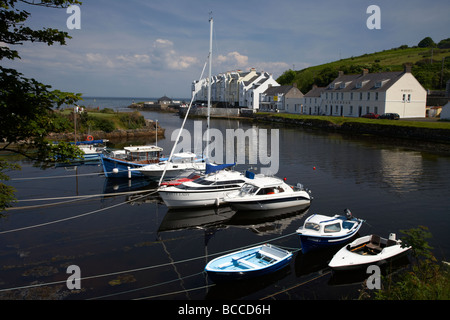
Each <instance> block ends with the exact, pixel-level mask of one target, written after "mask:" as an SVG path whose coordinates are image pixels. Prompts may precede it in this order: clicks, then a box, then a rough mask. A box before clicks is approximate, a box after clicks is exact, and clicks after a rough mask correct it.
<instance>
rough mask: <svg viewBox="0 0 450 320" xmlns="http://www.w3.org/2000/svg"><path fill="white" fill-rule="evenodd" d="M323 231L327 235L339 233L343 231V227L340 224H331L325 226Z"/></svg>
mask: <svg viewBox="0 0 450 320" xmlns="http://www.w3.org/2000/svg"><path fill="white" fill-rule="evenodd" d="M323 231H324V232H325V233H331V232H339V231H341V225H340V224H339V222H337V223H333V224H329V225H327V226H325V228H324V229H323Z"/></svg>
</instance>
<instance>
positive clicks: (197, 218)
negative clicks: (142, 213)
mask: <svg viewBox="0 0 450 320" xmlns="http://www.w3.org/2000/svg"><path fill="white" fill-rule="evenodd" d="M235 213H236V212H235V211H233V210H232V209H231V208H230V207H228V206H225V207H219V208H203V209H186V210H181V209H177V210H168V211H167V213H166V214H165V216H164V218H163V220H162V222H161V225H160V226H159V229H158V232H165V231H175V230H183V229H208V228H218V227H221V228H225V227H226V226H225V225H226V224H227V222H228V221H229V220H230V219H231V218H232V217H233V215H234V214H235Z"/></svg>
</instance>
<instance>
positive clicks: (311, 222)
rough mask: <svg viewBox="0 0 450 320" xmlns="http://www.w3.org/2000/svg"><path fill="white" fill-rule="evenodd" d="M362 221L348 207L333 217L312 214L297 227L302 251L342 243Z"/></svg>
mask: <svg viewBox="0 0 450 320" xmlns="http://www.w3.org/2000/svg"><path fill="white" fill-rule="evenodd" d="M363 222H364V220H362V219H358V218H355V217H353V216H352V213H351V212H350V210H349V209H345V210H344V215H335V216H333V217H329V216H324V215H320V214H313V215H312V216H310V217H308V218H307V219H306V220H305V222H304V224H303V226H302V227H300V228H298V229H297V234H298V235H299V236H300V242H301V246H302V252H303V253H307V252H309V251H311V250H315V249H321V248H327V247H329V246H335V245H342V244H343V243H345V242H347V241H349V240H350V239H351V238H352V237H354V236H355V235H356V233H357V232H358V231H359V229H360V228H361V225H362V223H363Z"/></svg>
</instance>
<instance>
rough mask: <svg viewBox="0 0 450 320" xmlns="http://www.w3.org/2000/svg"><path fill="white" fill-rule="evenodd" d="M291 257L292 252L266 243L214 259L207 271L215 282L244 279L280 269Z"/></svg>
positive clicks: (207, 266)
mask: <svg viewBox="0 0 450 320" xmlns="http://www.w3.org/2000/svg"><path fill="white" fill-rule="evenodd" d="M291 259H292V252H290V251H287V250H284V249H281V248H278V247H276V246H274V245H271V244H264V245H260V246H256V247H252V248H249V249H244V250H240V251H237V252H232V253H229V254H226V255H224V256H221V257H218V258H216V259H213V260H211V261H210V262H209V263H208V264H207V265H206V267H205V271H206V273H207V274H208V276H209V277H210V278H211V280H213V281H214V282H220V281H232V280H244V279H250V278H254V277H257V276H262V275H265V274H268V273H272V272H275V271H277V270H280V269H282V268H283V267H285V266H286V265H288V264H289V262H290V261H291Z"/></svg>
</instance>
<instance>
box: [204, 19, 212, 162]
mask: <svg viewBox="0 0 450 320" xmlns="http://www.w3.org/2000/svg"><path fill="white" fill-rule="evenodd" d="M209 24H210V30H209V56H208V57H209V63H208V64H209V73H208V117H207V120H206V148H205V150H206V151H205V154H206V158H208V154H209V150H208V147H209V139H210V137H209V122H210V121H209V118H210V116H211V82H212V79H211V73H212V72H211V71H212V34H213V24H214V23H213V18H212V17H211V18H210V19H209Z"/></svg>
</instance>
